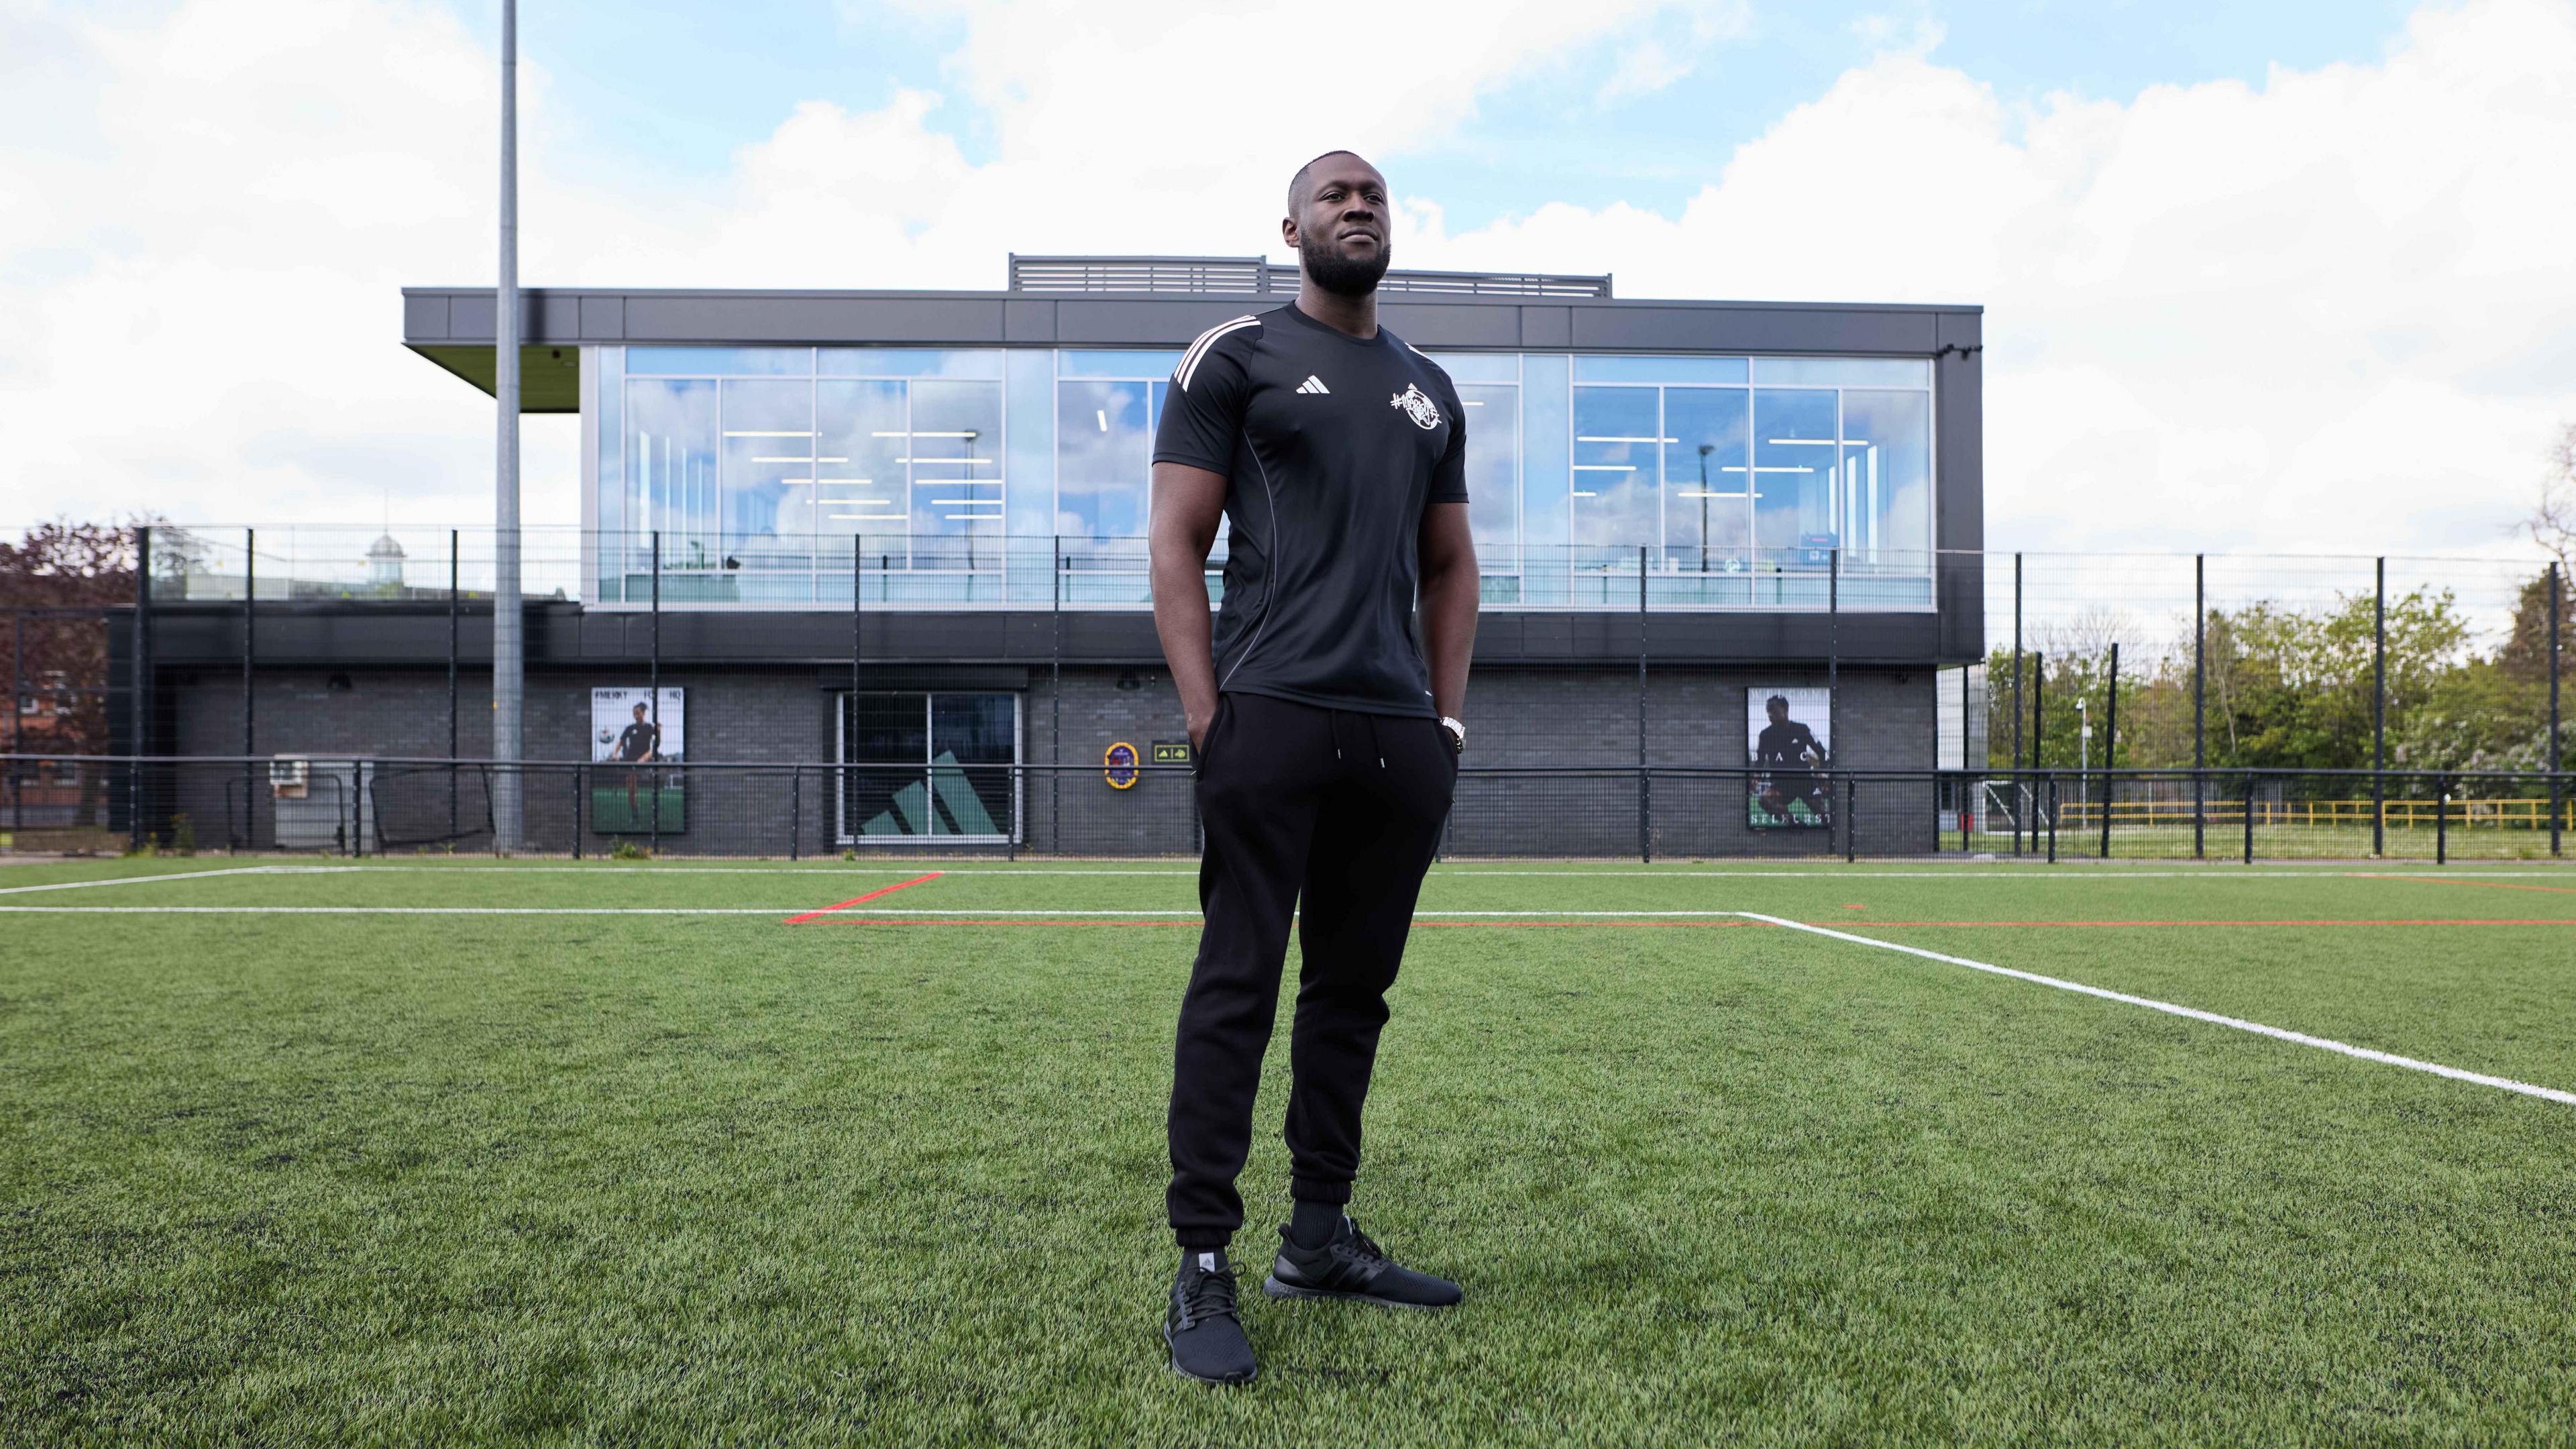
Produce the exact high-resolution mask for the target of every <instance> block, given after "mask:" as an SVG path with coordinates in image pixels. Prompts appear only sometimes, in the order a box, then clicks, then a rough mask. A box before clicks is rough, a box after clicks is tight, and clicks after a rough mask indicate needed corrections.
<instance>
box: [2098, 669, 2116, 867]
mask: <svg viewBox="0 0 2576 1449" xmlns="http://www.w3.org/2000/svg"><path fill="white" fill-rule="evenodd" d="M2110 694H2111V699H2110V705H2109V707H2108V708H2106V709H2104V710H2103V711H2102V858H2103V859H2104V860H2109V859H2110V858H2111V799H2112V788H2113V786H2114V784H2115V783H2116V782H2115V780H2114V779H2113V777H2112V774H2111V772H2112V771H2113V770H2114V769H2116V768H2118V766H2119V763H2120V646H2119V645H2118V644H2117V643H2114V644H2113V645H2112V646H2111V682H2110Z"/></svg>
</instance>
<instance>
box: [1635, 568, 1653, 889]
mask: <svg viewBox="0 0 2576 1449" xmlns="http://www.w3.org/2000/svg"><path fill="white" fill-rule="evenodd" d="M1646 547H1647V546H1646V545H1644V544H1642V543H1641V544H1639V545H1637V858H1638V859H1639V860H1640V861H1645V860H1650V859H1652V857H1653V854H1654V849H1653V847H1652V846H1651V845H1649V844H1648V843H1647V841H1646V831H1647V830H1648V829H1649V828H1650V823H1649V821H1648V819H1647V810H1648V808H1649V807H1648V806H1647V803H1646V789H1647V786H1646Z"/></svg>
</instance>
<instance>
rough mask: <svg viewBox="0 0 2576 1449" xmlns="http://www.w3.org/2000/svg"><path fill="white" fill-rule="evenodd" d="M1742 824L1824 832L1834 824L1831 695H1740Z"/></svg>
mask: <svg viewBox="0 0 2576 1449" xmlns="http://www.w3.org/2000/svg"><path fill="white" fill-rule="evenodd" d="M1744 739H1745V763H1746V764H1748V765H1750V766H1751V767H1752V768H1753V771H1754V773H1753V775H1752V776H1751V777H1750V779H1749V782H1748V785H1747V788H1746V790H1745V802H1744V808H1745V823H1746V824H1748V825H1750V826H1752V827H1753V828H1754V829H1756V830H1825V829H1831V828H1832V827H1833V823H1834V792H1833V779H1832V777H1831V776H1830V775H1828V774H1827V773H1826V767H1827V766H1829V765H1831V764H1832V763H1833V751H1834V706H1833V691H1831V690H1826V689H1807V688H1796V689H1792V688H1785V687H1784V688H1776V689H1766V688H1761V687H1758V686H1757V687H1755V688H1752V689H1748V690H1746V691H1744Z"/></svg>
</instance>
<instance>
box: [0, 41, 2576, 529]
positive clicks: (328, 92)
mask: <svg viewBox="0 0 2576 1449" xmlns="http://www.w3.org/2000/svg"><path fill="white" fill-rule="evenodd" d="M497 26H498V0H458V3H440V0H180V3H175V4H173V3H143V0H89V3H84V4H78V5H66V4H53V3H47V0H0V437H5V438H6V444H5V457H6V459H7V462H6V463H5V464H0V524H6V523H23V522H26V521H29V520H31V519H35V518H42V517H48V516H52V515H54V514H57V513H63V514H70V515H73V516H86V517H104V516H109V515H114V514H118V513H125V512H132V511H136V510H145V509H149V510H152V511H154V512H157V513H160V514H162V515H165V516H168V517H171V518H175V519H178V520H180V521H183V522H204V523H238V522H259V523H272V524H274V523H283V522H290V521H302V522H346V523H358V524H372V523H374V522H375V521H377V519H378V518H379V517H382V516H384V515H385V514H387V513H390V514H391V516H392V517H393V518H394V519H395V520H396V521H398V522H412V523H422V524H429V523H440V524H447V523H455V524H466V525H472V524H477V523H482V522H487V521H488V520H489V517H490V482H489V480H490V469H491V442H490V428H491V416H490V407H489V404H488V402H486V401H484V400H482V399H481V398H480V396H479V395H478V394H476V393H474V392H472V391H470V390H469V389H467V388H466V387H464V386H463V385H462V384H459V383H457V382H456V381H454V380H453V379H451V378H449V377H447V376H446V375H445V374H443V373H441V372H439V371H438V370H437V369H435V368H433V367H432V366H430V365H429V364H428V363H426V362H423V361H421V360H419V359H417V358H414V357H412V356H411V355H409V354H408V353H406V352H404V351H403V350H402V349H401V347H400V346H399V345H398V342H397V338H398V336H399V328H400V313H399V299H398V296H397V291H398V289H399V288H400V287H401V286H403V285H405V284H480V285H489V284H490V282H491V280H492V277H493V275H494V255H493V242H492V232H493V217H494V206H495V204H494V185H493V180H492V177H493V156H494V151H495V148H496V145H497V136H498V120H497V60H496V56H497V52H496V49H495V46H496V37H497ZM521 48H522V57H523V72H522V85H523V90H522V96H523V100H522V106H523V113H522V133H523V148H524V149H523V158H522V178H523V182H522V200H521V218H522V228H523V230H522V253H521V257H522V260H521V275H522V278H523V280H524V281H526V282H527V283H529V284H531V285H542V284H554V285H637V286H688V285H695V286H709V285H712V286H738V287H763V286H811V287H908V286H937V287H997V286H999V285H1001V283H1002V280H1003V271H1004V258H1005V255H1006V253H1008V252H1010V251H1013V250H1019V251H1024V252H1086V251H1092V252H1124V253H1132V252H1200V251H1205V252H1222V253H1232V254H1243V253H1248V252H1252V251H1256V250H1261V249H1263V248H1264V247H1266V246H1271V245H1272V244H1273V243H1274V242H1275V238H1276V235H1277V232H1276V217H1277V213H1278V209H1279V191H1280V189H1281V183H1282V182H1283V180H1284V178H1285V177H1286V175H1287V173H1288V172H1289V171H1290V170H1292V169H1293V168H1294V167H1295V166H1296V164H1297V163H1298V162H1300V161H1303V160H1304V159H1306V158H1307V157H1308V156H1310V155H1312V154H1314V153H1315V152H1318V151H1321V150H1324V149H1327V148H1329V147H1335V146H1350V147H1355V148H1357V149H1360V150H1363V151H1365V152H1366V153H1368V154H1369V155H1370V156H1372V157H1373V158H1375V159H1376V160H1378V162H1379V163H1380V164H1381V165H1382V166H1383V167H1384V168H1385V170H1386V171H1387V173H1388V175H1389V176H1390V178H1391V179H1392V180H1393V182H1394V185H1395V188H1396V191H1397V193H1398V195H1399V198H1400V204H1401V207H1402V210H1403V218H1402V225H1401V227H1400V228H1399V230H1398V233H1397V242H1396V249H1397V259H1398V262H1399V264H1400V265H1412V266H1435V267H1500V268H1550V269H1562V270H1569V271H1582V272H1600V271H1607V272H1611V273H1614V274H1615V275H1616V277H1617V285H1618V290H1619V293H1620V295H1622V296H1629V297H1647V296H1676V297H1720V298H1776V299H1793V300H1860V301H1898V302H1919V301H1937V302H1970V303H1978V304H1981V305H1983V306H1984V307H1985V308H1986V338H1987V344H1988V345H1987V351H1986V353H1985V361H1986V369H1987V419H1986V429H1987V459H1988V476H1987V487H1988V496H1989V502H1988V515H1987V516H1988V519H1989V538H1990V540H1991V542H1992V543H1993V544H1995V545H1996V546H1998V547H2026V548H2033V549H2042V548H2072V549H2098V548H2121V549H2164V548H2175V549H2204V548H2205V549H2209V550H2213V551H2216V550H2227V549H2238V550H2253V549H2264V550H2298V551H2329V550H2331V551H2358V552H2381V551H2386V552H2397V553H2448V552H2458V553H2496V552H2500V551H2508V550H2510V549H2511V548H2512V547H2513V525H2514V523H2515V521H2516V520H2517V519H2518V518H2519V517H2520V516H2521V515H2522V514H2523V512H2524V511H2526V509H2527V508H2528V505H2529V503H2530V501H2531V500H2532V498H2533V497H2534V495H2535V493H2536V490H2537V484H2538V479H2539V476H2540V473H2541V467H2542V454H2543V450H2544V449H2545V447H2546V446H2547V443H2548V440H2549V439H2550V437H2551V436H2552V435H2553V434H2554V433H2555V432H2556V430H2557V429H2558V428H2559V427H2560V426H2562V425H2563V424H2565V423H2566V422H2568V421H2571V420H2576V264H2571V262H2570V261H2569V257H2570V247H2571V244H2576V187H2571V186H2570V185H2569V182H2568V178H2569V174H2570V162H2569V159H2568V158H2570V157H2571V156H2576V81H2571V80H2570V77H2576V0H2472V3H2447V0H2436V3H2430V4H2425V5H2421V6H2414V7H2410V6H2407V5H2402V4H2391V3H2385V0H2335V3H2316V4H2306V5H2299V4H2289V3H2274V4H2265V5H2254V6H2248V5H2244V4H2241V3H2231V0H2161V3H2152V4H2151V3H2144V0H2139V3H2125V0H2110V3H2095V4H2073V3H2062V0H1993V3H1984V4H1976V3H1941V4H1933V3H1924V4H1914V5H1903V4H1900V5H1898V6H1897V7H1896V8H1893V9H1890V8H1888V7H1887V5H1886V4H1885V3H1883V0H1878V3H1863V4H1842V3H1798V4H1791V3H1788V0H1677V3H1656V0H1587V3H1583V4H1567V3H1564V0H1478V3H1466V0H1448V3H1439V4H1407V3H1403V0H1384V3H1379V4H1373V5H1368V6H1338V5H1328V4H1316V3H1314V0H1298V3H1277V4H1257V5H1252V4H1247V5H1236V6H1228V5H1222V4H1215V5H1212V4H1209V3H1205V0H1186V3H1185V0H1120V3H1114V4H1113V3H1104V0H1081V3H1067V0H1048V3H1021V0H896V3H891V4H862V3H858V0H844V3H839V4H832V3H827V0H816V3H790V0H762V3H759V4H725V5H719V4H715V3H712V0H709V3H702V4H694V5H679V4H663V5H643V4H638V3H636V0H620V3H606V0H526V3H525V4H524V5H523V15H522V34H521ZM528 435H529V436H528V454H527V458H528V462H527V474H528V481H527V498H528V513H529V517H530V519H531V521H532V522H540V521H541V522H562V523H569V522H571V521H573V520H575V519H576V518H577V517H578V512H579V510H578V502H577V499H576V497H575V492H574V488H575V485H574V476H573V469H574V466H575V454H574V449H573V430H572V428H571V426H570V425H569V423H568V422H567V421H566V420H563V419H544V418H540V419H531V420H530V422H529V429H528Z"/></svg>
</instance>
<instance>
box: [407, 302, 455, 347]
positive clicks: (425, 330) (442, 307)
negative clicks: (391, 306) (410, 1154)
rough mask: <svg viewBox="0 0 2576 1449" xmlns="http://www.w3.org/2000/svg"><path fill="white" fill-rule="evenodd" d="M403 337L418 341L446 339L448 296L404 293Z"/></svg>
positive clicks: (441, 340)
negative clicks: (421, 295) (424, 295)
mask: <svg viewBox="0 0 2576 1449" xmlns="http://www.w3.org/2000/svg"><path fill="white" fill-rule="evenodd" d="M403 338H404V340H406V341H418V342H444V341H446V340H447V298H446V297H444V296H428V297H420V296H413V295H411V294H409V293H406V294H404V296H403Z"/></svg>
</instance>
